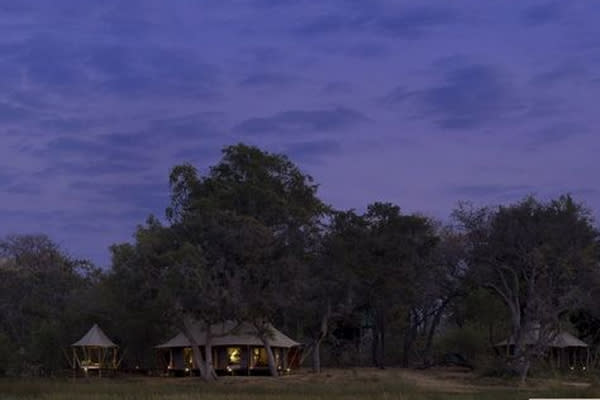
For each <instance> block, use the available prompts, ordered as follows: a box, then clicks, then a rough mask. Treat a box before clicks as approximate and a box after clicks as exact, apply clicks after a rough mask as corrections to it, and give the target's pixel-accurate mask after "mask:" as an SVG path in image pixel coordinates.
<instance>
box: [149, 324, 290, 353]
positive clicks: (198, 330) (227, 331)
mask: <svg viewBox="0 0 600 400" xmlns="http://www.w3.org/2000/svg"><path fill="white" fill-rule="evenodd" d="M269 327H270V329H271V332H272V334H273V336H272V337H271V338H270V342H271V346H273V347H294V346H299V345H300V343H298V342H296V341H295V340H292V339H290V338H289V337H288V336H286V335H285V334H283V333H282V332H281V331H279V330H277V329H275V328H274V327H273V326H269ZM192 335H193V336H194V338H195V339H196V342H197V343H198V345H200V346H204V345H205V344H206V333H205V332H204V329H203V328H202V324H200V323H195V324H194V325H193V326H192ZM211 336H212V340H211V345H212V346H262V345H263V343H262V341H261V340H260V338H259V337H258V335H257V331H256V328H255V327H254V326H252V325H251V324H249V323H247V322H242V323H241V324H237V323H236V322H234V321H226V322H223V323H219V324H214V325H212V326H211ZM189 346H190V342H189V341H188V340H187V339H186V337H185V336H184V335H183V333H179V334H177V335H176V336H175V337H173V338H172V339H171V340H169V341H167V342H165V343H163V344H161V345H158V346H156V348H157V349H164V348H171V347H189Z"/></svg>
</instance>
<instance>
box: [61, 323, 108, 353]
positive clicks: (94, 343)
mask: <svg viewBox="0 0 600 400" xmlns="http://www.w3.org/2000/svg"><path fill="white" fill-rule="evenodd" d="M71 346H74V347H85V346H90V347H119V346H117V345H116V344H114V343H113V341H112V340H110V339H109V338H108V336H106V334H105V333H104V332H102V329H100V327H99V326H98V324H94V326H92V327H91V328H90V330H89V331H88V332H87V333H86V334H85V335H83V337H82V338H81V339H79V340H78V341H76V342H75V343H73V344H72V345H71Z"/></svg>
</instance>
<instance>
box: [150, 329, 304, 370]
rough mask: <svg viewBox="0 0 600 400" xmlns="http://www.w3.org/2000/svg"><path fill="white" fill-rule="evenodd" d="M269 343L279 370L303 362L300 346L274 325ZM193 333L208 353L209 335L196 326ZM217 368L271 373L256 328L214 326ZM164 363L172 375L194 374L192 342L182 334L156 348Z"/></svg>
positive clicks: (212, 335)
mask: <svg viewBox="0 0 600 400" xmlns="http://www.w3.org/2000/svg"><path fill="white" fill-rule="evenodd" d="M270 330H271V337H270V338H269V342H270V344H271V347H272V349H273V355H274V356H275V361H276V364H277V367H278V369H279V370H282V371H283V370H289V369H291V368H294V367H296V366H297V364H298V362H299V359H300V346H301V345H300V343H298V342H296V341H295V340H293V339H291V338H289V337H288V336H286V335H285V334H284V333H283V332H281V331H279V330H278V329H276V328H275V327H273V326H270ZM191 333H192V335H193V337H194V339H195V340H196V343H197V344H198V345H199V346H200V350H201V352H202V353H203V354H204V353H205V351H206V350H205V346H206V332H205V331H204V328H203V326H202V324H200V323H196V324H194V325H193V326H192V329H191ZM210 346H211V349H212V359H213V367H214V368H215V370H216V371H217V372H219V373H229V374H235V373H238V374H239V373H241V374H244V375H251V374H261V373H266V372H267V371H268V365H267V355H266V351H265V348H264V346H263V343H262V341H261V340H260V338H259V336H258V333H257V330H256V328H255V327H254V326H253V325H252V324H250V323H247V322H242V323H236V322H234V321H225V322H223V323H219V324H214V325H212V326H211V342H210ZM155 348H156V349H157V350H158V352H159V356H160V360H161V361H162V362H163V364H164V365H165V366H166V369H167V371H168V372H172V373H177V372H178V371H179V372H181V371H185V372H192V371H194V370H196V367H195V366H194V363H193V358H192V350H191V345H190V342H189V341H188V340H187V338H186V337H185V336H184V335H183V333H179V334H178V335H176V336H174V337H173V338H171V339H170V340H168V341H167V342H165V343H163V344H161V345H158V346H156V347H155Z"/></svg>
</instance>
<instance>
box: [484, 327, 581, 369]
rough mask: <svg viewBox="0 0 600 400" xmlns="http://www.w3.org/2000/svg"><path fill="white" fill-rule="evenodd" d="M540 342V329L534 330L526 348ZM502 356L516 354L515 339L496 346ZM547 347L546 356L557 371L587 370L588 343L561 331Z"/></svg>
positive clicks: (525, 341)
mask: <svg viewBox="0 0 600 400" xmlns="http://www.w3.org/2000/svg"><path fill="white" fill-rule="evenodd" d="M538 342H539V328H537V329H533V330H532V331H530V332H529V333H528V334H526V335H525V337H524V338H523V343H524V344H525V345H526V346H535V345H537V344H538ZM495 347H496V348H497V349H499V350H500V353H501V354H506V355H512V354H514V351H515V349H514V347H515V345H514V340H513V338H512V337H511V338H508V339H505V340H503V341H501V342H499V343H496V344H495ZM544 347H545V356H546V359H547V360H548V361H549V362H550V364H551V365H552V366H553V367H554V368H557V369H570V370H580V371H581V370H583V371H585V370H587V369H588V368H589V362H590V351H589V346H588V345H587V343H585V342H583V341H582V340H581V339H578V338H577V337H575V336H573V335H572V334H570V333H569V332H566V331H560V332H558V333H555V334H553V335H550V337H549V339H548V341H547V344H546V345H545V346H544Z"/></svg>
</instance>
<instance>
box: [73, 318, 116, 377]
mask: <svg viewBox="0 0 600 400" xmlns="http://www.w3.org/2000/svg"><path fill="white" fill-rule="evenodd" d="M118 347H119V346H117V345H116V344H115V343H114V342H113V341H112V340H110V339H109V338H108V336H106V334H105V333H104V332H103V331H102V329H100V327H99V326H98V324H94V325H93V326H92V327H91V328H90V330H89V331H88V332H87V333H86V334H85V335H83V337H82V338H81V339H79V340H78V341H76V342H75V343H73V344H72V345H71V348H72V350H73V369H80V370H82V371H83V372H84V374H85V375H87V374H88V372H89V371H91V370H92V371H98V375H99V376H102V370H116V369H117V368H118V364H119V362H118V361H117V351H118Z"/></svg>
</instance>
